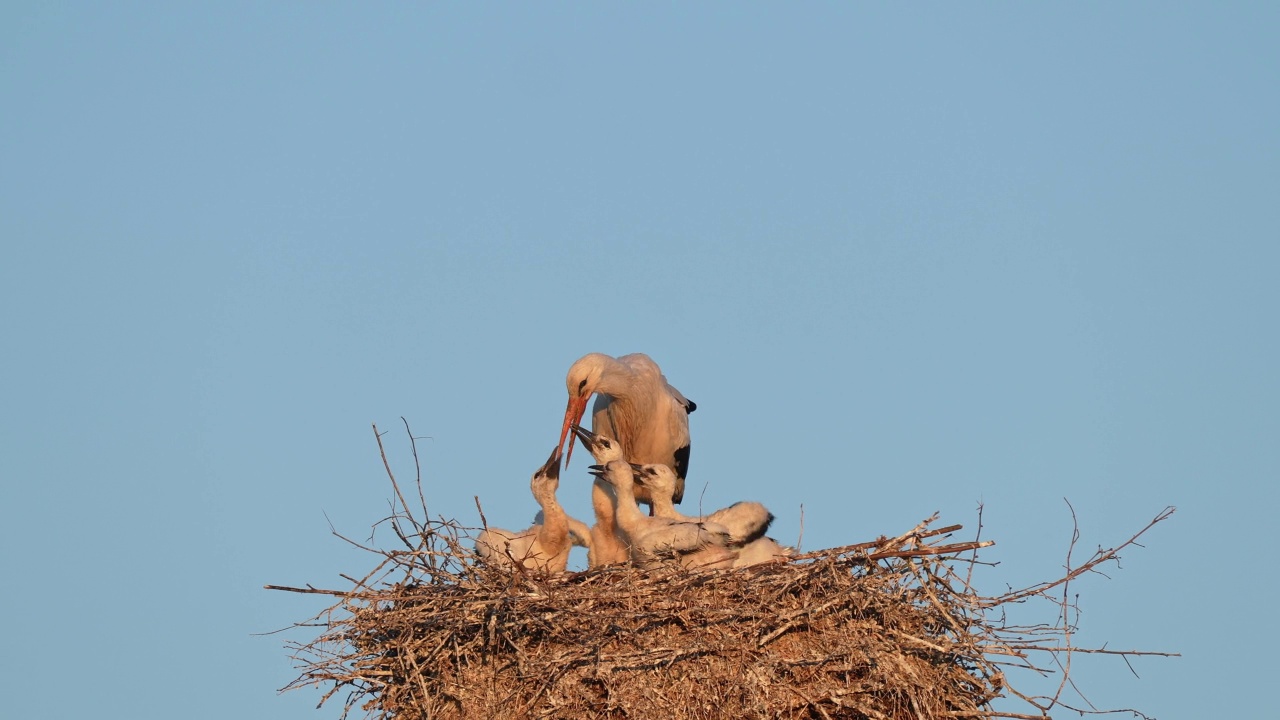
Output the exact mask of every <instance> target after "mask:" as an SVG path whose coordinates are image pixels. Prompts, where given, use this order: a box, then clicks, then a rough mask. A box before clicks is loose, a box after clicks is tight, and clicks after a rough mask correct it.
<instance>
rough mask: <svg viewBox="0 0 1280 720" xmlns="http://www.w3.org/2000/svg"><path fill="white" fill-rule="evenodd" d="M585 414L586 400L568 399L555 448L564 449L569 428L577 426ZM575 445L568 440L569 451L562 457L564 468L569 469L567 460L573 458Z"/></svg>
mask: <svg viewBox="0 0 1280 720" xmlns="http://www.w3.org/2000/svg"><path fill="white" fill-rule="evenodd" d="M586 412H587V398H585V397H570V398H569V404H568V405H567V406H566V407H565V409H564V425H562V426H561V427H560V444H559V445H557V446H556V447H557V448H563V447H564V439H565V437H567V436H568V435H569V426H570V425H577V424H578V423H580V422H581V421H582V416H583V414H585V413H586ZM575 444H576V443H574V441H573V440H572V439H570V440H569V451H568V452H567V453H566V454H565V456H564V466H565V468H568V467H569V460H571V459H572V458H573V446H574V445H575Z"/></svg>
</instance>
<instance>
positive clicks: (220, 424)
mask: <svg viewBox="0 0 1280 720" xmlns="http://www.w3.org/2000/svg"><path fill="white" fill-rule="evenodd" d="M1278 31H1280V11H1278V10H1277V6H1276V5H1275V4H1271V3H1233V4H1230V5H1229V6H1226V7H1222V6H1219V5H1217V4H1212V3H1197V4H1181V3H1126V4H1122V5H1117V4H1113V3H1076V4H1071V5H1069V6H1064V5H1059V6H1046V5H1041V4H1036V5H1017V4H1014V5H1010V4H1003V5H999V6H990V5H985V6H980V7H978V6H964V7H962V6H958V5H951V4H946V5H943V4H933V5H912V6H910V7H898V6H892V7H891V6H886V5H861V4H839V5H837V4H810V5H805V6H802V7H796V6H792V5H785V6H784V5H782V4H756V3H749V4H728V3H720V4H713V3H703V4H666V5H660V6H659V5H637V4H632V5H618V4H579V3H569V4H555V5H530V4H519V5H516V4H484V5H483V6H478V5H470V4H468V5H460V4H429V5H428V4H405V3H395V4H368V3H361V4H358V5H351V6H343V7H336V6H334V5H332V4H314V3H296V2H295V3H289V2H282V3H235V2H225V3H215V4H212V5H210V4H199V5H197V4H185V3H156V4H139V3H109V4H90V3H79V4H75V3H72V4H54V3H8V4H6V5H5V6H4V7H3V9H0V239H2V240H3V253H2V254H0V308H2V310H0V329H2V331H3V338H4V342H3V345H2V346H0V347H2V349H0V359H2V362H3V366H4V372H3V385H2V386H0V388H2V389H0V398H2V405H3V409H4V411H3V412H2V413H0V423H3V425H2V426H0V438H3V440H2V441H0V442H2V446H0V447H2V448H3V452H0V493H2V494H0V520H2V523H0V553H2V555H0V562H2V568H0V570H2V572H0V577H3V582H4V592H3V593H2V594H0V598H2V599H0V613H2V616H3V617H4V618H5V619H6V621H7V625H6V650H5V652H4V654H3V658H2V659H0V675H2V676H3V677H4V681H3V687H4V688H5V690H6V692H5V697H4V700H3V701H2V702H3V709H2V710H0V714H3V715H4V716H6V717H14V718H36V717H40V718H72V717H85V716H96V717H130V718H152V717H154V718H160V717H171V716H172V715H173V713H174V711H175V708H180V709H181V713H182V715H183V716H184V717H186V718H192V719H193V720H195V719H202V718H211V719H212V718H218V719H221V718H227V717H243V718H273V720H291V719H294V718H299V719H301V718H322V717H334V716H335V715H336V713H337V708H336V707H333V708H329V709H327V710H324V711H322V712H319V713H317V712H315V711H314V710H313V709H312V706H313V705H314V704H315V702H316V701H317V699H318V693H314V692H310V691H303V692H299V693H291V694H287V695H284V696H277V695H276V693H275V690H276V688H278V687H280V686H282V685H284V684H285V683H286V682H288V681H289V680H290V679H291V678H292V677H293V675H294V674H295V673H294V671H293V669H292V668H291V666H290V664H289V661H288V660H287V658H286V654H285V652H284V651H283V649H282V647H281V641H280V638H279V637H278V636H275V637H266V638H263V637H254V636H252V635H251V634H252V633H257V632H263V631H268V630H273V629H276V628H279V627H282V626H285V625H287V624H288V623H289V622H291V621H293V620H301V619H303V618H305V617H307V616H308V615H309V614H310V613H311V612H314V611H316V610H318V609H319V608H320V607H321V603H320V601H318V600H316V599H314V598H311V597H306V596H297V595H287V594H281V593H272V592H267V591H264V590H263V589H262V585H263V584H266V583H277V584H290V585H298V584H304V583H312V584H315V585H318V586H327V587H344V586H345V585H344V582H343V581H342V580H341V579H340V578H339V577H338V574H339V573H349V574H362V573H363V571H365V570H366V569H367V568H368V567H369V566H370V559H369V558H367V557H365V556H363V555H361V554H359V553H356V552H353V551H351V550H349V549H347V548H345V547H344V546H343V545H342V544H341V543H340V542H339V541H337V540H336V539H334V538H332V537H330V536H329V525H328V521H327V520H326V514H327V516H328V519H329V520H331V521H332V522H333V524H334V526H335V527H336V528H337V529H338V530H340V531H342V532H345V533H348V534H351V535H353V536H356V537H360V538H364V537H366V536H367V534H368V526H369V525H370V524H371V523H372V522H373V521H375V520H377V519H379V518H381V517H382V516H383V515H384V514H385V512H386V509H387V504H386V503H387V498H388V497H389V496H390V492H389V487H388V484H387V482H386V480H385V477H384V475H383V472H382V469H381V466H380V463H379V460H378V455H377V450H376V446H375V444H374V441H373V437H372V432H371V430H370V424H371V423H377V424H378V425H379V426H380V427H381V428H383V429H387V430H390V431H391V435H389V436H388V443H389V444H388V450H389V452H390V453H391V456H392V459H393V461H394V462H395V463H396V464H397V468H398V469H399V470H400V471H401V472H402V473H408V472H409V471H410V468H411V467H412V462H411V458H410V457H409V455H408V452H407V446H406V443H405V442H404V439H403V434H402V429H401V427H400V419H399V418H400V417H401V416H404V417H405V418H407V419H408V420H409V422H410V423H411V424H412V427H413V430H414V432H415V433H416V434H419V435H423V436H430V437H431V438H432V439H430V440H424V441H422V443H421V445H420V450H421V451H422V455H423V463H424V469H425V472H426V476H427V479H428V481H429V485H428V493H429V501H430V502H431V504H432V509H433V510H434V511H436V512H439V513H442V514H445V515H449V516H454V517H457V518H459V519H461V520H463V521H464V522H467V523H474V522H476V520H477V518H476V514H475V509H474V505H473V502H472V497H473V496H474V495H479V496H480V498H481V500H482V501H483V502H484V504H485V508H486V514H487V515H488V517H489V520H490V521H491V522H493V523H496V524H501V525H506V526H523V525H524V524H527V522H528V520H529V518H530V517H531V516H532V514H533V512H534V510H535V509H536V508H535V507H534V505H533V502H532V499H531V498H530V497H529V496H528V492H527V487H528V479H529V475H530V474H531V473H532V472H533V470H534V469H535V468H536V467H537V466H538V465H539V464H541V463H542V461H543V460H544V459H545V457H546V455H547V452H548V451H549V450H550V448H551V446H552V444H553V443H554V442H555V440H556V436H557V431H558V430H559V422H560V418H561V413H562V412H563V408H564V400H565V388H564V373H565V371H566V370H567V368H568V366H569V364H570V363H571V362H572V361H573V360H574V359H576V358H577V357H579V356H580V355H582V354H584V353H586V352H590V351H600V352H606V353H610V354H622V353H627V352H635V351H643V352H647V353H649V354H650V355H652V356H653V357H654V358H655V359H656V360H658V362H659V363H661V364H662V366H663V368H664V369H665V370H666V372H667V375H668V377H669V378H670V379H671V381H672V382H673V383H674V384H675V385H676V386H677V387H679V388H680V389H681V390H682V391H684V393H685V394H686V395H688V396H689V397H690V398H692V399H693V400H695V401H696V402H697V403H698V405H699V409H698V411H697V413H696V414H695V415H694V416H693V418H692V425H693V437H694V448H693V457H692V464H691V471H690V476H689V482H690V488H691V491H690V492H689V493H688V496H689V498H692V500H693V502H694V503H696V502H697V500H698V498H699V495H700V494H701V493H703V492H704V489H705V496H704V499H703V502H704V503H705V504H706V505H707V506H712V505H720V504H725V503H727V502H730V501H732V500H737V499H742V498H751V499H757V500H761V501H763V502H765V503H766V504H768V505H769V506H770V507H771V508H772V509H773V510H774V512H775V513H777V515H778V516H779V519H778V521H777V525H776V527H775V529H776V535H777V536H778V537H779V538H780V539H782V540H784V541H791V542H794V540H795V539H796V537H797V535H798V534H799V532H800V525H801V523H800V507H801V506H802V505H803V507H804V522H803V526H804V537H803V542H804V546H805V547H806V548H809V549H813V548H818V547H822V546H831V545H839V544H845V543H849V542H857V541H861V540H866V539H871V538H874V537H875V536H877V535H879V534H882V533H885V534H893V533H898V532H902V531H904V530H906V529H907V528H909V527H910V526H911V525H913V524H914V523H915V522H917V521H918V520H920V519H921V518H923V517H925V516H927V515H929V514H930V513H932V512H934V511H935V510H936V511H941V512H942V515H943V521H944V522H959V523H965V524H966V525H968V526H969V528H970V529H972V528H973V527H975V526H976V508H977V506H978V504H979V503H980V502H981V503H985V506H986V514H985V528H984V536H985V537H988V538H991V539H995V540H996V541H997V542H998V543H999V545H997V546H996V547H995V548H992V549H991V551H990V552H989V553H988V559H990V560H993V561H999V562H1000V565H999V566H997V567H995V568H992V569H988V570H984V571H983V572H982V573H981V574H980V576H979V579H980V581H981V582H982V583H984V584H985V589H987V590H989V591H990V592H992V593H998V592H1000V591H1002V590H1003V589H1004V588H1005V586H1006V585H1014V586H1018V585H1025V584H1029V583H1031V582H1034V581H1036V580H1043V579H1048V578H1051V577H1055V576H1056V575H1057V574H1058V573H1059V572H1061V564H1062V562H1063V554H1064V552H1065V549H1066V543H1067V540H1068V539H1069V537H1070V530H1071V519H1070V513H1069V511H1068V510H1067V507H1066V505H1065V504H1064V502H1063V498H1064V497H1065V498H1068V499H1069V500H1070V501H1071V502H1072V504H1073V505H1074V507H1075V510H1076V512H1077V514H1078V516H1079V519H1080V523H1081V530H1082V533H1083V538H1082V541H1081V551H1087V550H1091V549H1092V548H1093V547H1095V546H1097V545H1099V544H1101V545H1111V544H1114V543H1116V542H1119V541H1121V540H1123V539H1124V538H1127V537H1128V536H1129V535H1130V534H1131V533H1132V532H1134V531H1136V530H1137V529H1138V528H1140V527H1141V526H1142V525H1143V524H1145V523H1146V522H1147V521H1148V520H1149V519H1150V518H1151V517H1153V516H1154V515H1155V514H1156V513H1158V512H1159V511H1160V510H1161V509H1162V508H1164V507H1165V506H1166V505H1176V506H1178V508H1179V511H1178V513H1177V515H1175V516H1174V518H1173V519H1172V520H1171V521H1169V522H1168V523H1165V524H1163V525H1161V526H1159V527H1158V528H1157V529H1156V530H1155V531H1153V532H1152V534H1151V535H1150V536H1149V537H1148V538H1147V540H1146V543H1145V544H1146V548H1145V549H1135V550H1134V551H1131V552H1129V553H1127V554H1126V555H1125V559H1124V562H1123V569H1121V570H1114V571H1111V572H1109V575H1110V576H1111V579H1109V580H1107V579H1104V578H1101V577H1090V578H1088V579H1086V580H1084V581H1082V582H1081V583H1079V585H1078V589H1079V590H1080V592H1081V593H1082V596H1081V604H1082V606H1083V609H1084V616H1083V618H1082V622H1083V624H1084V629H1083V632H1082V633H1081V635H1080V636H1079V638H1078V639H1079V641H1080V642H1081V643H1083V644H1093V645H1101V644H1104V643H1107V644H1109V646H1110V647H1111V648H1115V649H1128V648H1142V649H1150V650H1164V651H1175V652H1182V653H1183V654H1184V657H1183V658H1181V659H1174V660H1166V659H1149V660H1140V661H1137V662H1135V663H1134V665H1135V667H1136V669H1137V670H1138V672H1139V674H1140V675H1141V679H1140V680H1139V679H1135V678H1134V677H1132V676H1131V675H1130V674H1129V672H1128V670H1127V668H1125V666H1124V664H1123V662H1121V661H1119V660H1116V659H1108V658H1085V659H1083V660H1081V661H1079V664H1078V665H1077V671H1078V673H1079V676H1078V677H1079V680H1080V683H1081V685H1082V687H1083V688H1084V689H1085V690H1087V691H1089V697H1090V699H1091V700H1093V701H1094V702H1095V703H1096V704H1098V705H1099V706H1109V707H1116V706H1120V707H1136V708H1140V709H1142V710H1144V711H1146V712H1147V713H1148V714H1151V715H1155V716H1158V717H1160V718H1162V719H1163V720H1176V719H1177V718H1204V717H1233V716H1235V717H1260V716H1261V714H1263V713H1264V712H1269V711H1270V709H1271V708H1273V707H1274V697H1273V696H1274V692H1273V691H1272V690H1270V689H1269V687H1270V685H1271V684H1272V683H1273V682H1274V677H1275V675H1276V674H1277V672H1280V665H1278V663H1277V660H1276V653H1275V647H1276V646H1277V644H1278V641H1280V637H1278V636H1277V631H1276V629H1275V623H1273V622H1271V621H1270V619H1269V618H1268V616H1267V615H1266V612H1267V605H1268V600H1267V599H1268V598H1271V597H1274V595H1275V591H1276V589H1277V587H1276V581H1275V579H1274V573H1272V572H1271V571H1270V564H1269V562H1268V561H1267V559H1266V558H1267V557H1268V555H1269V553H1270V548H1271V547H1272V545H1273V542H1274V533H1273V532H1271V531H1272V530H1273V529H1274V528H1275V525H1276V523H1275V512H1276V507H1277V505H1280V493H1278V492H1277V489H1276V482H1277V477H1278V475H1280V450H1278V449H1277V448H1278V447H1280V416H1278V415H1277V411H1276V408H1277V405H1278V404H1280V381H1278V380H1277V377H1278V375H1280V373H1277V368H1278V367H1280V339H1278V334H1277V309H1278V308H1280V290H1278V286H1280V281H1278V278H1277V274H1278V273H1277V271H1278V269H1280V201H1278V200H1277V199H1278V198H1280V130H1278V128H1280V94H1278V93H1277V92H1276V79H1277V77H1280V50H1278V49H1277V47H1278V46H1277V43H1276V36H1277V32H1278ZM580 457H583V458H584V459H585V456H580ZM585 466H586V463H585V461H579V460H578V459H577V458H575V461H574V465H573V467H571V468H570V470H569V472H568V474H567V475H566V477H565V478H564V480H563V481H562V491H561V497H562V498H563V499H564V501H565V502H566V504H567V505H568V506H569V507H570V509H571V510H572V511H574V512H575V513H577V514H578V515H580V516H585V515H587V513H588V511H589V510H588V507H589V506H588V502H587V490H586V488H587V485H588V476H587V475H586V470H585ZM1086 554H1087V553H1086ZM575 562H579V563H580V560H575ZM1042 619H1045V620H1049V619H1051V618H1050V612H1049V609H1048V608H1046V609H1044V610H1043V614H1042ZM1264 688H1268V689H1266V690H1265V691H1264Z"/></svg>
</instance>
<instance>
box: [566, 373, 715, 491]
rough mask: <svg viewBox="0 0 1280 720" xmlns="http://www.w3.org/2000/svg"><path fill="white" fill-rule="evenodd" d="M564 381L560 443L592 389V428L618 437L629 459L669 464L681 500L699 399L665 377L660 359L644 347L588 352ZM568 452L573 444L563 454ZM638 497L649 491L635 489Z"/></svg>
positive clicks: (584, 406) (590, 394) (581, 410)
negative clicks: (626, 351) (636, 350)
mask: <svg viewBox="0 0 1280 720" xmlns="http://www.w3.org/2000/svg"><path fill="white" fill-rule="evenodd" d="M565 387H566V388H567V389H568V391H569V403H568V405H567V406H566V408H565V415H564V425H563V426H562V427H561V429H560V445H561V446H563V445H564V440H565V437H566V436H567V435H568V433H569V428H570V426H571V425H573V424H575V423H578V422H580V421H581V419H582V416H583V414H584V413H585V412H586V408H587V400H588V399H590V397H591V396H592V395H593V394H594V395H595V396H596V401H595V404H594V406H593V407H592V411H591V429H592V430H593V431H594V432H596V433H598V434H601V435H607V436H608V437H610V438H613V439H614V440H616V441H617V442H618V443H619V444H620V445H621V446H622V453H623V457H624V458H625V459H626V460H628V461H630V462H634V463H661V464H663V465H667V466H670V467H671V468H673V469H674V470H675V473H676V476H677V478H678V482H677V484H676V488H675V491H674V493H673V495H672V498H673V500H674V501H675V502H677V503H678V502H680V500H681V499H682V498H683V497H684V479H685V476H686V475H687V474H688V471H689V413H691V412H693V411H694V410H695V409H696V408H697V405H695V404H694V403H693V402H691V401H690V400H689V399H688V398H686V397H685V396H684V395H683V394H681V393H680V391H679V390H676V389H675V388H674V387H672V386H671V384H670V383H668V382H667V378H666V377H665V376H663V374H662V370H661V369H660V368H659V367H658V364H657V363H655V362H654V361H653V360H652V359H650V358H649V356H648V355H645V354H643V353H632V354H630V355H623V356H621V357H618V358H613V357H610V356H608V355H604V354H602V353H590V354H588V355H584V356H583V357H581V358H579V359H578V361H577V362H575V363H574V364H573V365H572V366H571V367H570V368H569V373H568V375H567V376H566V377H565ZM572 454H573V446H572V444H571V445H570V446H569V451H568V453H567V454H566V458H568V457H572ZM566 464H568V460H567V459H566ZM637 499H638V500H640V501H641V502H650V498H649V494H648V491H647V490H645V489H643V488H640V489H638V491H637Z"/></svg>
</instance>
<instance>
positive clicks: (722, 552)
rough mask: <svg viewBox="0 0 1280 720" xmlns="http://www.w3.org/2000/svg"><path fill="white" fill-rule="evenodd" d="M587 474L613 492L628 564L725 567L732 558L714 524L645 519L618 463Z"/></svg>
mask: <svg viewBox="0 0 1280 720" xmlns="http://www.w3.org/2000/svg"><path fill="white" fill-rule="evenodd" d="M590 469H591V474H592V475H595V476H596V477H598V478H601V479H603V480H604V481H605V482H607V483H608V484H609V485H610V486H612V488H613V491H614V492H613V501H614V517H615V518H616V519H617V523H618V527H619V529H620V530H621V531H622V533H623V534H624V535H625V536H626V537H627V540H628V543H629V545H630V551H631V560H632V562H634V563H636V564H638V565H640V566H641V567H651V566H653V565H656V564H658V563H660V562H661V561H662V560H663V559H666V558H674V559H675V560H676V561H677V562H679V563H680V564H681V565H683V566H684V567H688V568H709V567H729V566H731V565H732V564H733V561H734V559H735V558H736V555H737V552H736V548H734V547H733V542H732V540H731V539H730V537H729V531H728V530H726V529H725V528H724V527H722V526H719V525H716V524H714V523H704V522H685V521H681V520H673V519H671V518H663V517H649V516H647V515H645V514H644V513H642V512H640V508H639V506H638V505H636V497H635V475H634V471H633V470H632V469H631V466H630V465H629V464H628V463H626V462H625V461H622V460H612V461H610V462H609V463H607V464H606V465H604V466H600V465H592V466H591V468H590Z"/></svg>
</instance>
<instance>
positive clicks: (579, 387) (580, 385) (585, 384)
mask: <svg viewBox="0 0 1280 720" xmlns="http://www.w3.org/2000/svg"><path fill="white" fill-rule="evenodd" d="M586 386H587V379H586V378H582V382H580V383H578V392H582V388H584V387H586Z"/></svg>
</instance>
